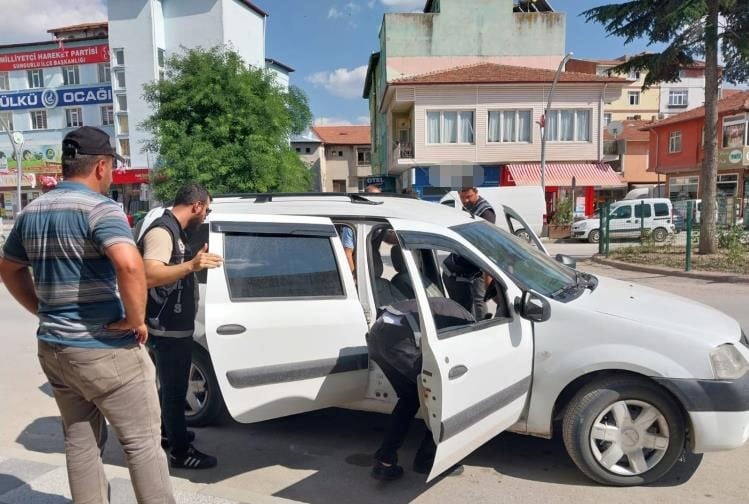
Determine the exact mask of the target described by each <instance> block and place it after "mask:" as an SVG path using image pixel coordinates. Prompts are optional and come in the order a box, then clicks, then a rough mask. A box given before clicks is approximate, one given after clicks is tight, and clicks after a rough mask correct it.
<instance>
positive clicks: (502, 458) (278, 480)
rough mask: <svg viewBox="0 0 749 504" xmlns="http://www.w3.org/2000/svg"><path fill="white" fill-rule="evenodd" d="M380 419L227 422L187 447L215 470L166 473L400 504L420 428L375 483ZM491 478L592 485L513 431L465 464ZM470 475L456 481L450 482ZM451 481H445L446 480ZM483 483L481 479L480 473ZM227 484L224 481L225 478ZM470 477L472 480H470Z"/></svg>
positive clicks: (561, 453)
mask: <svg viewBox="0 0 749 504" xmlns="http://www.w3.org/2000/svg"><path fill="white" fill-rule="evenodd" d="M387 421H388V417H387V416H386V415H380V414H375V413H364V412H357V411H349V410H341V409H327V410H322V411H316V412H311V413H305V414H301V415H295V416H291V417H286V418H281V419H277V420H271V421H267V422H262V423H257V424H239V423H236V422H234V421H233V420H231V419H229V418H224V419H222V421H221V423H220V425H217V426H215V427H208V428H203V429H195V430H196V434H197V437H196V441H195V446H196V447H197V448H198V449H199V450H201V451H205V452H206V453H209V454H211V455H215V456H217V457H218V459H219V465H218V467H216V468H214V469H210V470H205V471H189V470H184V469H182V470H179V469H177V470H174V469H172V470H171V472H172V474H173V475H174V476H178V477H181V478H185V479H188V480H190V481H193V482H196V483H207V484H213V483H222V482H224V483H226V484H228V485H230V486H234V487H237V488H244V489H247V490H251V491H253V492H256V493H260V494H265V495H274V496H276V497H283V498H286V499H294V500H301V501H304V502H310V503H320V504H322V503H328V502H354V501H355V502H357V503H362V504H366V503H373V504H374V503H377V504H380V503H381V502H383V501H385V502H390V503H401V502H402V503H405V502H410V501H412V500H414V499H416V498H417V497H419V496H420V495H421V494H423V493H425V492H427V491H428V490H429V488H430V487H431V486H432V485H433V484H436V483H438V482H439V481H440V480H437V481H435V482H433V483H432V484H427V483H425V479H426V478H425V477H424V476H423V475H419V474H416V473H414V472H413V471H411V463H412V460H413V456H414V454H415V452H416V448H417V445H418V443H419V441H420V440H421V436H422V435H423V429H424V425H423V423H422V422H421V421H420V420H416V421H414V423H413V425H412V428H411V431H410V432H409V437H408V439H407V441H406V445H405V446H404V447H403V449H402V450H401V452H400V461H399V463H400V464H401V465H403V466H404V468H405V469H406V473H405V475H404V477H403V479H401V480H399V481H396V482H391V483H381V482H378V481H375V480H373V479H372V478H371V477H370V475H369V471H370V467H371V460H372V458H371V456H372V453H374V451H375V450H376V449H377V446H378V445H379V442H380V441H381V439H382V435H383V433H384V430H385V427H386V425H387ZM109 440H110V441H109V443H108V444H107V447H106V449H105V453H104V461H105V462H106V463H108V464H114V465H120V466H123V467H124V466H125V460H124V456H123V453H122V450H121V448H120V446H119V444H118V443H117V440H116V436H115V435H114V433H113V432H110V437H109ZM18 442H19V443H21V444H22V445H23V446H24V447H26V448H27V449H29V450H34V451H41V452H45V453H49V452H52V451H58V452H62V451H63V440H62V430H61V428H60V423H59V419H58V418H56V417H46V418H39V419H37V420H35V421H34V422H33V423H32V424H31V425H29V427H27V428H26V429H25V430H24V432H23V433H22V434H21V435H20V436H19V437H18ZM700 459H701V456H699V457H694V456H690V457H687V458H686V461H685V462H682V463H679V464H678V465H677V467H676V468H675V469H674V471H672V473H671V474H669V475H668V476H667V477H666V478H664V479H663V480H662V481H660V482H659V483H658V484H657V486H666V487H667V486H675V485H681V484H683V483H685V482H686V481H688V480H689V479H690V478H691V476H692V475H693V474H694V472H695V470H696V468H697V466H698V465H699V460H700ZM464 462H465V464H466V465H468V466H470V467H481V468H484V470H485V471H489V472H490V473H494V474H496V475H498V476H500V477H501V476H503V475H504V476H507V477H511V478H518V479H523V480H530V481H538V482H548V483H554V484H561V485H577V486H595V485H596V484H595V483H593V482H591V481H590V480H588V479H587V478H586V477H585V476H584V475H583V474H582V473H581V472H580V471H579V470H578V469H577V467H576V466H575V465H574V464H573V463H572V461H571V460H570V459H569V457H568V456H567V454H566V452H565V450H564V446H563V444H562V441H561V439H559V438H557V439H552V440H546V439H540V438H533V437H527V436H520V435H516V434H510V433H507V434H502V435H500V436H497V437H496V438H494V439H493V440H491V441H490V442H488V443H486V444H485V445H484V446H482V447H481V448H479V449H478V450H477V451H476V452H474V453H473V454H472V455H470V456H469V457H468V458H467V459H466V460H465V461H464ZM467 477H470V476H468V475H463V476H456V477H455V479H456V480H458V479H460V478H467ZM448 478H449V480H452V477H448ZM482 478H483V476H482ZM230 479H231V481H227V480H230ZM474 479H475V478H474Z"/></svg>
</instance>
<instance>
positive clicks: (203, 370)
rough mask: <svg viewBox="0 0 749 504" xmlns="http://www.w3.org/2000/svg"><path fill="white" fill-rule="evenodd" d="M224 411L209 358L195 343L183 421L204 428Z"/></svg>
mask: <svg viewBox="0 0 749 504" xmlns="http://www.w3.org/2000/svg"><path fill="white" fill-rule="evenodd" d="M225 410H226V407H225V406H224V398H223V396H222V395H221V390H220V389H219V386H218V380H217V379H216V374H215V373H214V371H213V364H211V358H210V356H209V355H208V352H207V351H206V350H205V349H204V348H203V347H201V346H200V345H199V344H197V343H195V345H194V348H193V351H192V364H191V366H190V382H189V385H188V389H187V397H186V398H185V421H186V422H187V425H188V426H191V427H205V426H208V425H212V424H214V423H216V421H217V420H218V419H219V417H220V416H221V415H222V414H223V413H224V412H225Z"/></svg>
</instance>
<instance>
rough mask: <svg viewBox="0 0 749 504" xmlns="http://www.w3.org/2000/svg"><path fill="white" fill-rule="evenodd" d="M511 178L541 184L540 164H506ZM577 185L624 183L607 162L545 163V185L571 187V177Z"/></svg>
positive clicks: (601, 185)
mask: <svg viewBox="0 0 749 504" xmlns="http://www.w3.org/2000/svg"><path fill="white" fill-rule="evenodd" d="M507 169H508V170H510V175H511V176H512V180H513V181H514V182H515V184H516V185H519V186H533V185H541V164H537V163H523V164H511V165H507ZM573 177H574V178H575V184H576V185H577V187H585V186H594V187H623V186H625V185H626V184H625V183H624V182H623V181H622V179H621V177H620V176H619V174H618V173H616V172H615V171H614V170H612V169H611V166H610V165H609V164H607V163H547V164H546V173H545V183H546V187H571V186H572V178H573Z"/></svg>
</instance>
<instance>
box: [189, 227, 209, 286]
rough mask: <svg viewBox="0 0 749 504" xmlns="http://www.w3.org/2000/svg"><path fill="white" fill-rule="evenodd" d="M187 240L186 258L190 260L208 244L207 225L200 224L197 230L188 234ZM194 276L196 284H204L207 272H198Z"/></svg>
mask: <svg viewBox="0 0 749 504" xmlns="http://www.w3.org/2000/svg"><path fill="white" fill-rule="evenodd" d="M188 238H189V241H188V244H187V246H188V251H189V252H188V257H189V258H190V259H192V258H193V257H195V254H197V253H198V252H199V251H200V249H201V248H203V245H205V244H206V243H208V224H201V225H200V227H198V229H196V230H195V231H193V232H192V233H190V234H189V236H188ZM196 276H197V277H198V283H201V284H204V283H205V282H206V279H207V278H208V270H201V271H198V272H197V273H196Z"/></svg>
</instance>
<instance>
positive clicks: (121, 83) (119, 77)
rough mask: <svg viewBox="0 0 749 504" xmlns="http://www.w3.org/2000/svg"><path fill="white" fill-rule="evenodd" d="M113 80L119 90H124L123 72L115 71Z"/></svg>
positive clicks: (120, 70)
mask: <svg viewBox="0 0 749 504" xmlns="http://www.w3.org/2000/svg"><path fill="white" fill-rule="evenodd" d="M114 79H115V82H116V84H117V87H118V88H119V89H125V70H122V69H119V70H115V71H114Z"/></svg>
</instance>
